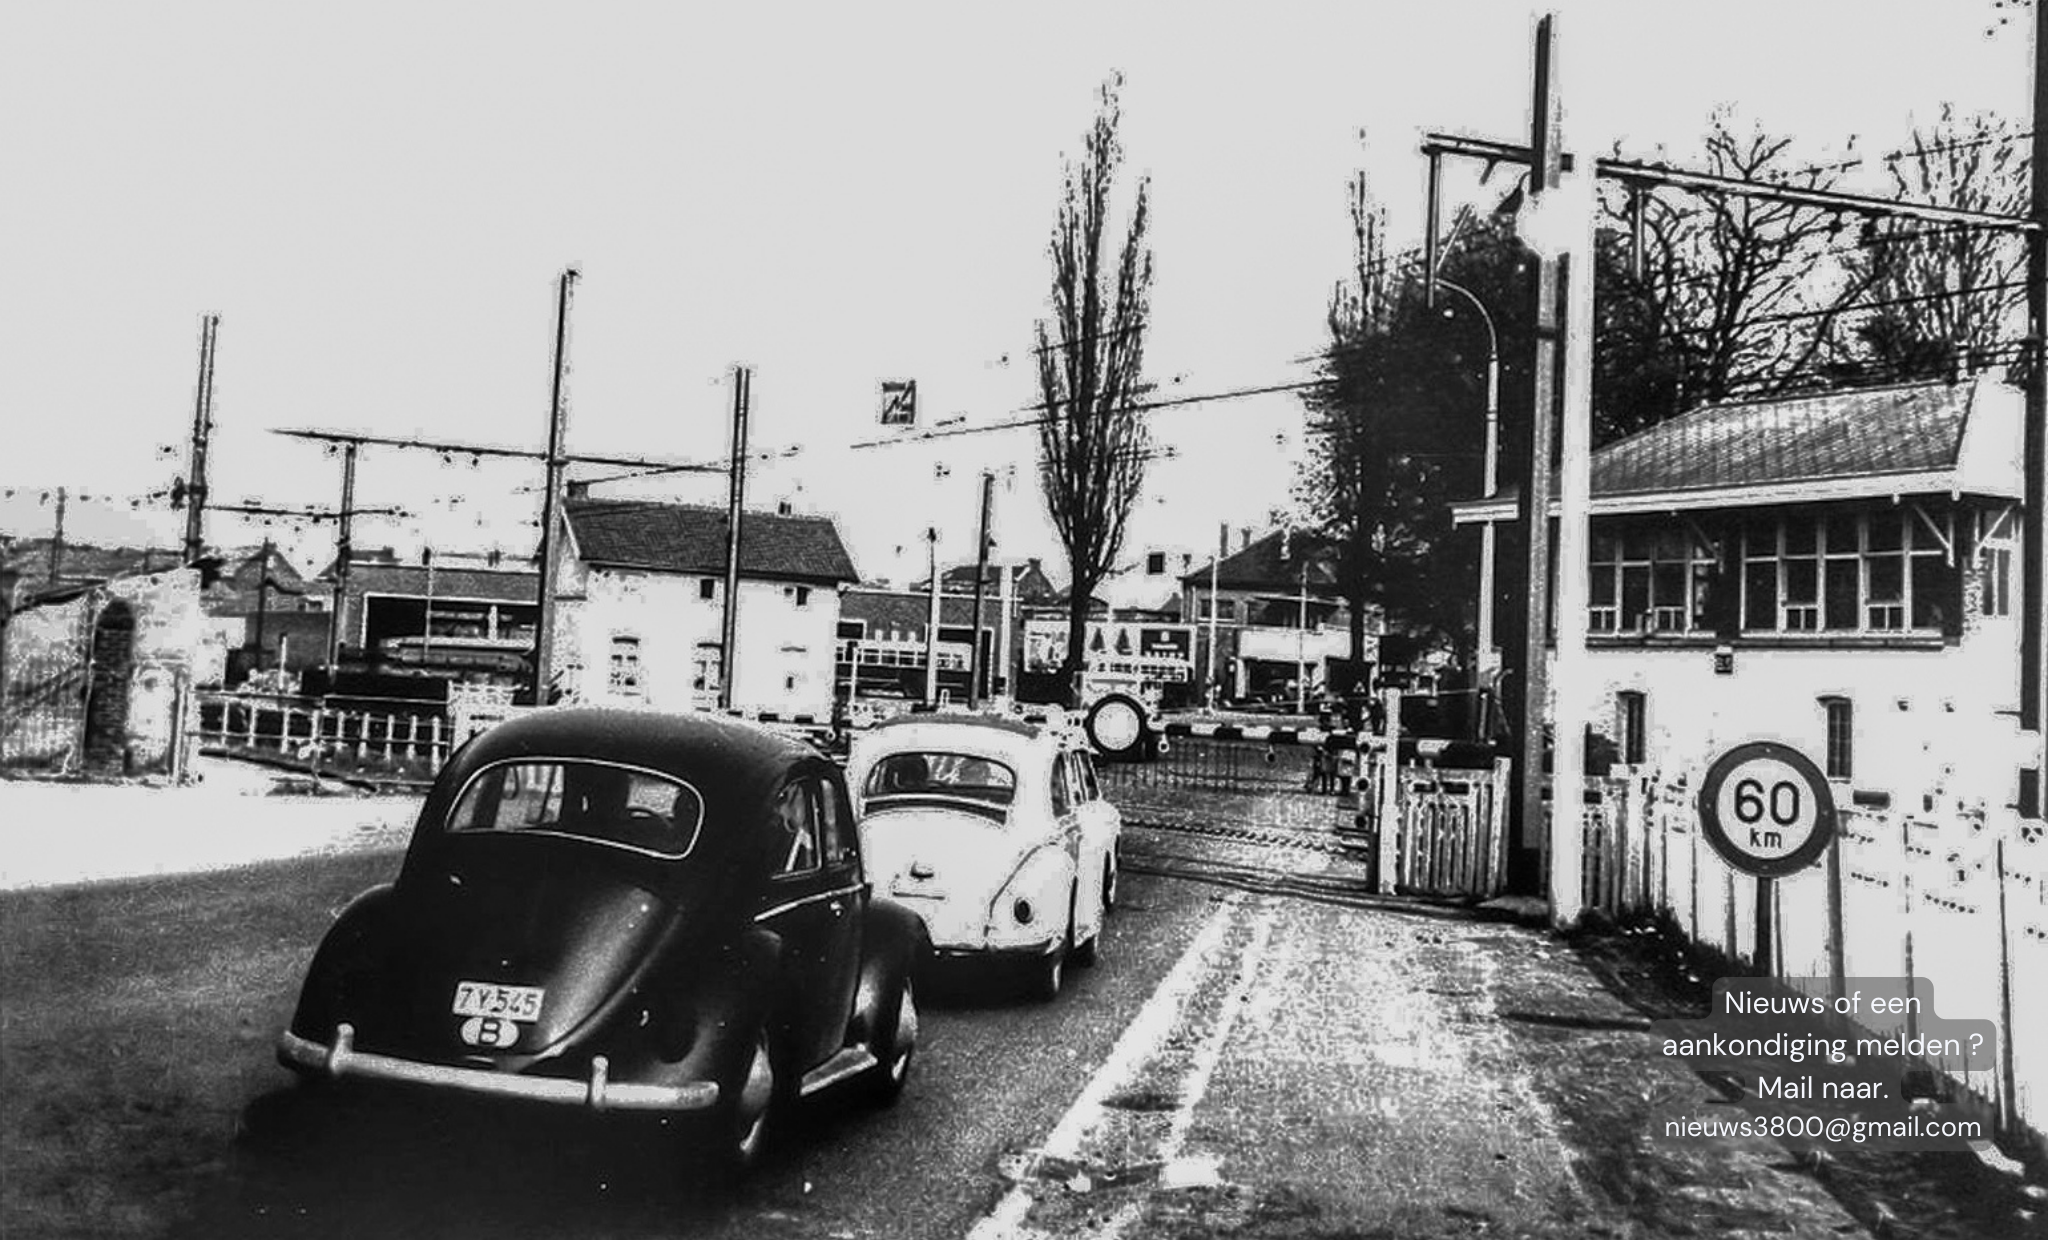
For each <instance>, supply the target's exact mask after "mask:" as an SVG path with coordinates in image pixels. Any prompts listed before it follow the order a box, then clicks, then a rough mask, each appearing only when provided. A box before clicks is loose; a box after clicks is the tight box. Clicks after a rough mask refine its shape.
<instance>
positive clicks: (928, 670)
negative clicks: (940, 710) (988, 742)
mask: <svg viewBox="0 0 2048 1240" xmlns="http://www.w3.org/2000/svg"><path fill="white" fill-rule="evenodd" d="M924 541H925V560H926V563H927V566H928V567H929V568H930V570H931V587H932V606H931V614H930V615H929V616H928V617H927V618H926V621H925V626H924V701H925V705H927V706H937V705H938V704H939V527H938V526H936V525H933V526H927V527H926V528H925V532H924Z"/></svg>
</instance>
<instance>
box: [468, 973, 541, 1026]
mask: <svg viewBox="0 0 2048 1240" xmlns="http://www.w3.org/2000/svg"><path fill="white" fill-rule="evenodd" d="M546 994H547V992H546V991H544V990H542V989H541V988H540V987H538V986H500V985H497V984H496V983H494V982H457V983H455V1014H456V1015H457V1016H498V1017H502V1018H504V1019H505V1020H519V1021H534V1020H539V1019H540V1001H541V999H542V998H543V997H545V995H546Z"/></svg>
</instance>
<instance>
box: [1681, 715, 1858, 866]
mask: <svg viewBox="0 0 2048 1240" xmlns="http://www.w3.org/2000/svg"><path fill="white" fill-rule="evenodd" d="M1699 811H1700V826H1701V828H1702V830H1703V831H1704V832H1705V833H1706V837H1707V842H1708V843H1710V844H1712V845H1713V846H1714V851H1715V852H1718V853H1720V854H1721V857H1722V859H1723V860H1725V861H1726V862H1727V863H1728V864H1729V865H1731V866H1734V867H1735V868H1736V869H1738V870H1741V871H1743V872H1744V873H1746V874H1754V875H1757V876H1758V877H1760V878H1781V877H1783V876H1785V875H1787V874H1792V873H1796V872H1797V871H1799V870H1802V869H1805V868H1806V867H1807V866H1808V865H1811V864H1812V863H1813V861H1814V860H1815V859H1816V858H1818V857H1819V856H1820V855H1821V853H1823V852H1825V851H1826V850H1827V846H1828V842H1829V841H1830V840H1832V839H1833V838H1834V834H1835V799H1834V794H1833V792H1832V791H1831V790H1830V789H1829V787H1828V781H1827V777H1826V776H1824V775H1822V774H1821V771H1820V768H1819V767H1817V766H1815V765H1814V764H1813V761H1812V759H1810V758H1808V757H1807V756H1806V755H1805V754H1803V753H1800V752H1799V751H1798V750H1796V749H1794V748H1792V747H1791V746H1790V745H1781V744H1778V743H1777V742H1775V741H1753V742H1751V743H1749V744H1747V745H1737V746H1736V747H1735V748H1733V749H1731V750H1729V751H1728V752H1727V753H1725V754H1722V755H1721V756H1720V757H1719V758H1718V759H1716V760H1715V762H1714V765H1713V766H1711V767H1709V768H1707V777H1706V780H1705V781H1704V782H1703V783H1702V784H1701V785H1700V800H1699Z"/></svg>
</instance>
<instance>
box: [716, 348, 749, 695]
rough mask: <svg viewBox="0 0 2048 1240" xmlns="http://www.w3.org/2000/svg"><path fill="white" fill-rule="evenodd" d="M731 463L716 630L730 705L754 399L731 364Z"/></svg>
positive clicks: (742, 370) (740, 369)
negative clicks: (721, 616)
mask: <svg viewBox="0 0 2048 1240" xmlns="http://www.w3.org/2000/svg"><path fill="white" fill-rule="evenodd" d="M732 377H733V385H732V465H731V468H730V470H729V471H728V482H727V489H728V494H727V497H726V510H725V623H724V626H723V627H722V629H721V630H720V633H719V639H718V640H719V646H718V705H719V707H720V708H721V709H723V710H731V709H732V686H733V676H734V673H735V671H736V670H737V669H738V666H739V658H738V655H739V650H738V649H737V648H738V646H739V640H740V522H741V520H742V519H743V517H744V515H745V506H746V501H747V415H748V413H749V412H750V410H751V408H752V405H753V400H754V372H753V371H752V370H751V369H749V368H747V367H745V366H736V367H734V368H733V375H732Z"/></svg>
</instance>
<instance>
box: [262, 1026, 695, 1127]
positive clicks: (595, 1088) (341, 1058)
mask: <svg viewBox="0 0 2048 1240" xmlns="http://www.w3.org/2000/svg"><path fill="white" fill-rule="evenodd" d="M277 1061H278V1062H279V1063H281V1064H283V1065H284V1066H285V1067H287V1068H290V1069H291V1070H292V1071H294V1072H301V1073H305V1074H308V1075H318V1076H325V1077H328V1078H330V1079H333V1080H337V1081H342V1080H358V1081H383V1082H390V1083H394V1084H403V1085H420V1086H427V1087H430V1088H435V1089H446V1090H453V1091H456V1092H459V1093H465V1094H471V1095H475V1096H478V1097H489V1098H510V1099H519V1100H523V1101H527V1102H542V1103H552V1104H554V1105H556V1106H565V1107H566V1106H573V1107H587V1108H589V1109H590V1110H593V1111H664V1112H667V1111H702V1110H706V1109H708V1108H710V1107H711V1106H713V1105H715V1104H716V1103H717V1102H718V1085H717V1083H716V1082H712V1081H690V1082H687V1083H685V1084H681V1085H641V1084H635V1083H631V1082H614V1081H612V1080H610V1079H609V1076H608V1073H609V1069H610V1062H609V1061H608V1060H607V1059H606V1058H605V1057H604V1056H603V1055H597V1056H594V1057H593V1058H592V1059H591V1061H590V1075H589V1076H588V1077H586V1078H584V1079H582V1080H574V1079H568V1078H563V1077H545V1076H515V1075H512V1074H509V1073H498V1072H485V1071H480V1070H478V1069H475V1068H458V1067H454V1066H452V1065H449V1064H437V1063H420V1062H419V1061H417V1060H412V1059H401V1058H398V1057H397V1056H394V1055H378V1054H372V1053H369V1052H366V1051H359V1050H356V1049H355V1030H354V1029H352V1028H350V1027H349V1026H347V1025H341V1026H338V1027H337V1028H336V1029H335V1031H334V1041H333V1042H332V1043H331V1044H322V1043H320V1042H316V1041H314V1040H312V1039H311V1038H302V1037H300V1036H299V1035H297V1034H295V1033H293V1032H292V1031H291V1030H289V1029H287V1030H285V1032H284V1034H283V1035H282V1036H281V1037H279V1038H278V1041H277Z"/></svg>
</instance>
